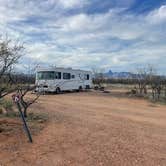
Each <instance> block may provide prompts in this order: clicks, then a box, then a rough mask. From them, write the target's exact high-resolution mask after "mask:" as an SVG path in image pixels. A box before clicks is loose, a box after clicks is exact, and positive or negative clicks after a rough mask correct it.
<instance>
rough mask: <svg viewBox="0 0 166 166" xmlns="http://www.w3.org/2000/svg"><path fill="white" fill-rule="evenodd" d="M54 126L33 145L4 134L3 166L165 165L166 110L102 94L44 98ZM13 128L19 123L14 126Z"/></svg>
mask: <svg viewBox="0 0 166 166" xmlns="http://www.w3.org/2000/svg"><path fill="white" fill-rule="evenodd" d="M31 110H33V112H35V111H36V112H44V113H47V114H48V116H49V122H48V123H47V124H46V126H45V128H44V129H43V130H42V131H40V132H39V133H38V134H35V135H33V139H34V143H33V144H29V143H28V142H27V138H26V136H25V134H24V133H23V131H22V128H21V126H20V125H17V124H16V125H17V126H20V128H18V130H17V132H13V134H11V133H9V134H3V132H2V133H0V166H27V165H28V166H56V165H57V166H69V165H72V166H81V165H85V166H100V165H106V166H110V165H111V166H114V165H115V166H119V165H120V166H130V165H131V166H135V165H139V166H144V165H147V166H157V165H161V166H165V165H166V106H164V105H154V104H152V103H149V102H148V101H145V100H141V99H129V98H118V97H113V96H111V95H110V94H104V93H100V92H97V93H96V92H82V93H68V94H61V95H44V96H41V97H40V99H39V101H38V103H36V104H35V105H33V106H32V108H31ZM13 124H14V123H13Z"/></svg>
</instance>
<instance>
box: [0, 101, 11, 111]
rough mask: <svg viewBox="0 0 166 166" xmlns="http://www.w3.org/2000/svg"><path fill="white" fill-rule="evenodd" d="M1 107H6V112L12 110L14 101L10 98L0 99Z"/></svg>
mask: <svg viewBox="0 0 166 166" xmlns="http://www.w3.org/2000/svg"><path fill="white" fill-rule="evenodd" d="M0 107H1V108H4V109H5V110H6V112H7V113H8V112H11V111H12V110H13V102H12V101H11V100H8V99H1V100H0Z"/></svg>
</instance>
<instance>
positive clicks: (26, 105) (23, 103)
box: [17, 85, 40, 118]
mask: <svg viewBox="0 0 166 166" xmlns="http://www.w3.org/2000/svg"><path fill="white" fill-rule="evenodd" d="M35 89H36V86H30V85H28V86H21V87H19V88H18V90H17V93H18V95H19V97H20V104H21V106H22V107H23V115H24V117H25V118H26V117H27V110H28V108H29V107H30V106H31V105H32V104H34V103H35V102H36V101H37V100H38V98H39V97H40V93H35V97H34V98H33V99H29V100H28V99H27V98H26V95H27V94H28V93H29V92H32V91H34V90H35Z"/></svg>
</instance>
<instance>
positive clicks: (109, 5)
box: [0, 0, 166, 74]
mask: <svg viewBox="0 0 166 166" xmlns="http://www.w3.org/2000/svg"><path fill="white" fill-rule="evenodd" d="M0 13H1V14H0V30H1V33H2V34H5V33H7V34H8V35H9V36H10V37H11V38H13V39H17V38H19V39H20V40H21V41H23V42H24V43H25V47H26V52H27V53H26V55H25V56H24V57H23V58H22V59H21V61H20V63H19V64H18V65H17V68H19V69H20V70H24V66H28V65H29V64H36V63H37V64H40V65H56V66H60V67H73V68H81V69H92V68H100V69H102V70H109V69H112V70H113V71H131V72H134V71H135V70H136V69H137V68H140V67H143V66H146V65H148V64H151V65H153V66H155V68H156V69H157V70H158V73H160V74H166V0H0Z"/></svg>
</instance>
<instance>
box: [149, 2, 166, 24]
mask: <svg viewBox="0 0 166 166" xmlns="http://www.w3.org/2000/svg"><path fill="white" fill-rule="evenodd" d="M147 20H148V21H149V22H150V23H154V24H155V23H157V24H158V23H161V22H166V5H163V6H161V7H160V8H159V9H156V10H154V11H152V12H150V13H149V15H148V16H147Z"/></svg>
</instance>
